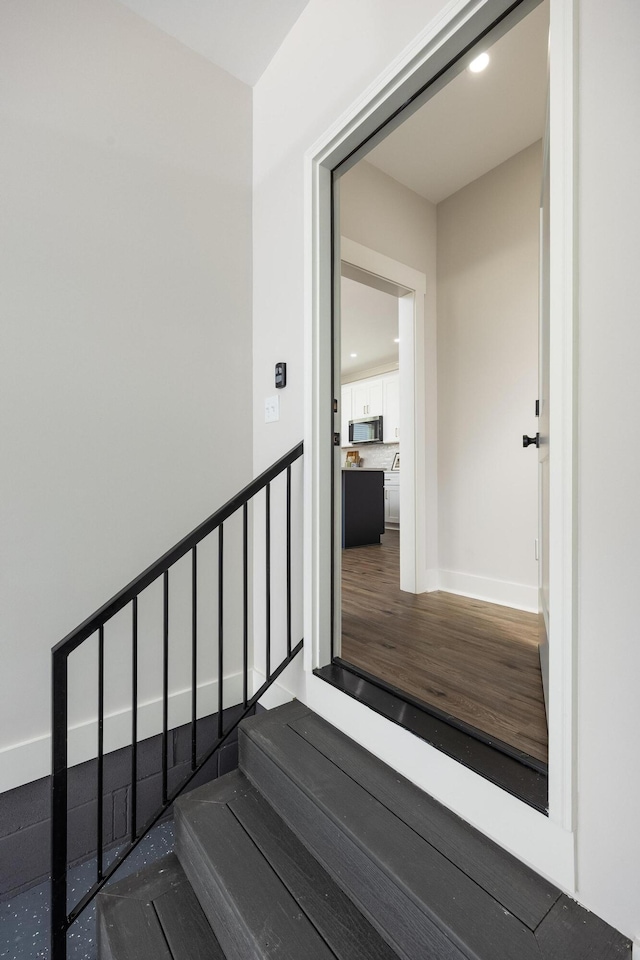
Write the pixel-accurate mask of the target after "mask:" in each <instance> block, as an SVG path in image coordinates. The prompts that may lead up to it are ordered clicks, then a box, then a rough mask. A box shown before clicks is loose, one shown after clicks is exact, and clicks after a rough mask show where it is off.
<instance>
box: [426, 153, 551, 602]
mask: <svg viewBox="0 0 640 960" xmlns="http://www.w3.org/2000/svg"><path fill="white" fill-rule="evenodd" d="M541 171H542V148H541V144H540V143H536V144H533V145H532V146H530V147H527V148H526V149H525V150H523V151H521V152H520V153H518V154H516V155H515V156H514V157H511V158H510V159H509V160H506V161H505V162H504V163H501V164H500V165H499V166H497V167H496V168H495V169H493V170H491V171H490V172H489V173H487V174H485V175H484V176H482V177H479V178H478V179H477V180H475V181H473V182H472V183H470V184H468V185H467V186H466V187H463V188H462V189H461V190H458V191H457V192H456V193H454V194H452V195H451V196H450V197H448V198H447V199H446V200H443V201H442V202H441V203H439V204H438V206H437V212H438V232H437V301H438V472H439V476H438V533H439V561H440V571H441V574H440V576H441V581H440V582H441V586H442V588H443V589H445V590H453V591H454V592H462V593H465V592H468V593H471V594H472V595H476V596H480V597H482V598H483V599H487V600H496V601H497V602H501V603H507V604H512V605H513V606H517V607H525V608H528V609H530V610H535V611H537V609H538V571H537V563H536V560H535V551H534V541H535V538H536V537H537V535H538V489H537V483H538V475H537V474H538V462H537V456H536V451H535V448H534V449H533V453H532V451H531V449H527V450H525V449H523V447H522V434H523V433H525V432H527V433H529V434H530V435H531V436H534V435H535V432H536V424H537V421H536V419H535V409H534V405H535V399H536V397H537V395H538V246H539V210H540V183H541Z"/></svg>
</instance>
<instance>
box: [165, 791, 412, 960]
mask: <svg viewBox="0 0 640 960" xmlns="http://www.w3.org/2000/svg"><path fill="white" fill-rule="evenodd" d="M176 806H177V810H176V822H177V838H178V846H179V850H180V856H181V858H182V860H183V863H185V867H186V870H187V873H188V874H189V876H190V878H191V881H192V883H193V884H194V887H195V888H196V890H197V892H198V896H199V897H200V899H201V902H202V903H203V906H204V909H205V912H206V913H207V916H208V917H209V921H210V923H211V924H212V925H213V926H214V927H215V929H216V931H217V933H218V937H219V939H220V941H221V943H222V945H223V947H224V949H225V953H226V955H227V957H228V958H229V960H235V958H236V957H254V956H255V957H270V956H272V955H273V956H276V955H277V956H278V957H279V958H280V957H282V958H283V960H284V958H291V960H297V958H302V957H305V958H309V960H313V958H316V957H317V958H327V960H329V958H331V960H334V958H337V960H395V958H396V957H397V955H396V954H395V953H394V951H393V950H392V949H391V948H390V947H389V946H388V945H387V944H386V943H385V941H384V940H383V939H382V938H381V937H380V936H379V935H378V933H376V931H375V930H374V929H373V927H372V926H371V924H370V923H368V921H367V920H366V919H365V918H364V917H363V916H362V915H361V914H360V913H359V911H358V910H357V909H356V908H355V907H354V905H353V903H352V902H351V901H350V900H349V898H348V897H346V896H345V894H344V893H343V892H342V891H341V890H340V889H339V887H338V886H337V885H336V884H335V883H334V882H333V880H332V879H331V878H330V877H329V875H328V874H327V873H326V871H325V870H323V868H322V867H321V866H320V864H319V863H318V862H317V860H315V859H314V857H313V856H312V855H311V854H310V853H309V852H308V851H307V850H306V849H305V848H304V846H303V845H302V843H301V842H300V841H299V840H298V839H297V838H296V837H295V836H294V834H293V833H292V832H291V830H290V829H289V828H288V827H287V826H286V825H285V824H284V822H283V821H282V820H281V819H280V817H279V816H278V815H277V814H276V813H275V811H274V810H273V809H272V808H271V807H270V806H269V804H268V803H267V802H266V801H265V800H264V798H263V797H262V796H261V795H260V794H259V793H258V791H257V790H256V789H255V788H254V787H252V786H251V784H250V783H249V782H248V781H247V780H246V778H245V777H244V776H243V775H242V774H241V773H239V772H237V773H234V774H229V775H228V776H227V777H225V778H223V780H219V781H216V782H214V783H211V784H208V785H207V786H205V787H201V788H200V789H198V790H196V791H194V792H193V793H192V794H190V795H189V796H188V797H185V798H184V799H183V800H180V801H178V804H177V805H176Z"/></svg>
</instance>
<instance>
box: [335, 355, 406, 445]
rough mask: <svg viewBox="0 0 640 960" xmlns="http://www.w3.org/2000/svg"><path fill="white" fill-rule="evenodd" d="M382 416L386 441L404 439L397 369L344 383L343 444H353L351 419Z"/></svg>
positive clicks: (342, 398)
mask: <svg viewBox="0 0 640 960" xmlns="http://www.w3.org/2000/svg"><path fill="white" fill-rule="evenodd" d="M380 416H381V417H382V429H383V443H398V442H399V439H400V389H399V379H398V373H397V371H394V372H393V373H389V374H385V375H384V376H382V377H367V378H366V379H365V380H354V381H353V382H352V383H345V384H343V385H342V390H341V393H340V444H341V446H343V447H348V446H349V421H350V420H363V419H364V418H366V417H380Z"/></svg>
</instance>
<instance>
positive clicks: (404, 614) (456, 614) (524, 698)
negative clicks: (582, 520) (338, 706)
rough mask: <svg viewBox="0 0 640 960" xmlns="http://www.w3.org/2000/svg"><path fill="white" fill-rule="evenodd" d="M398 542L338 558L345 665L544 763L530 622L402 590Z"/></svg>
mask: <svg viewBox="0 0 640 960" xmlns="http://www.w3.org/2000/svg"><path fill="white" fill-rule="evenodd" d="M399 569H400V568H399V536H398V533H397V532H395V531H389V532H387V533H385V535H384V537H383V538H382V543H381V545H379V546H378V545H374V546H366V547H355V548H352V549H350V550H343V551H342V651H341V656H342V658H343V659H344V660H347V661H348V662H350V663H352V664H354V665H355V666H360V667H362V668H363V669H364V670H366V671H368V672H369V673H371V674H373V675H375V676H378V677H380V678H381V679H383V680H386V681H387V682H389V683H391V684H393V685H394V686H396V687H399V688H400V689H402V690H405V691H406V692H407V693H409V694H411V695H412V696H415V697H417V698H418V699H420V700H422V701H423V702H425V703H427V704H432V705H434V706H436V707H438V708H439V709H441V710H444V711H446V712H447V713H449V714H451V715H452V716H454V717H457V718H458V719H460V720H463V721H464V722H466V723H469V724H471V725H472V726H475V727H478V728H479V729H481V730H483V731H485V732H486V733H488V734H490V735H491V736H494V737H497V738H498V739H500V740H503V741H505V742H506V743H509V744H511V745H513V746H515V747H516V748H517V749H519V750H522V751H523V752H524V753H527V754H529V755H530V756H533V757H536V758H537V759H539V760H542V761H543V762H545V763H546V762H547V755H548V749H547V726H546V716H545V711H544V697H543V692H542V677H541V673H540V663H539V655H538V631H539V620H538V617H537V615H536V614H532V613H526V612H523V611H520V610H514V609H512V608H510V607H502V606H499V605H497V604H492V603H485V602H484V601H481V600H473V599H470V598H468V597H460V596H457V595H455V594H447V593H444V592H442V591H437V592H434V593H423V594H410V593H406V592H404V591H401V590H400V576H399Z"/></svg>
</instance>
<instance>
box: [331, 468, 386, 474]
mask: <svg viewBox="0 0 640 960" xmlns="http://www.w3.org/2000/svg"><path fill="white" fill-rule="evenodd" d="M342 470H343V473H384V472H385V470H384V467H343V468H342Z"/></svg>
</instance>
